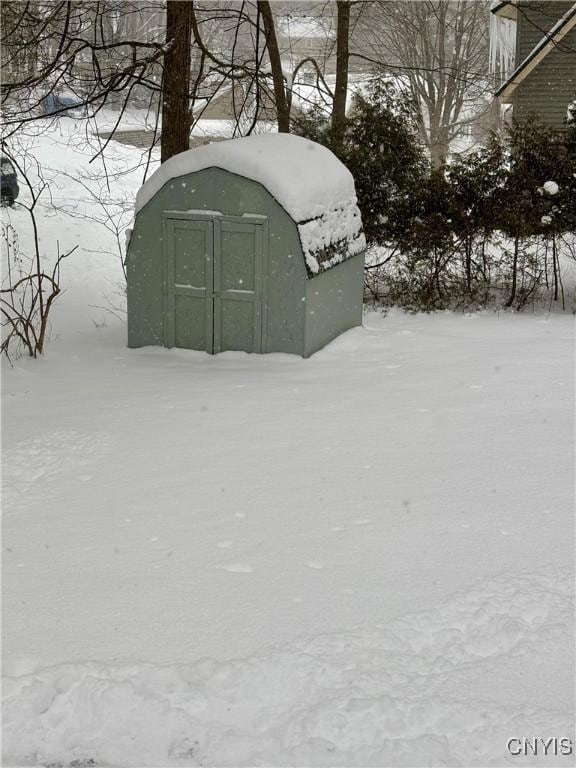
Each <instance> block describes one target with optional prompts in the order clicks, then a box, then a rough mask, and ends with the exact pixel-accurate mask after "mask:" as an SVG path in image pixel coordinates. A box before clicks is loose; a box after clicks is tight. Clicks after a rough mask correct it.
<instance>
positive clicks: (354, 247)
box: [136, 133, 366, 274]
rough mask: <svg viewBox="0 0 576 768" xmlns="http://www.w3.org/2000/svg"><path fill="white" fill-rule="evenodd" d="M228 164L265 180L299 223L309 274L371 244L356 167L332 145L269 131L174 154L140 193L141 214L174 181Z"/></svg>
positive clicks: (230, 168)
mask: <svg viewBox="0 0 576 768" xmlns="http://www.w3.org/2000/svg"><path fill="white" fill-rule="evenodd" d="M206 168H222V169H223V170H225V171H228V172H230V173H235V174H238V175H239V176H244V177H246V178H248V179H252V180H254V181H257V182H259V183H260V184H262V185H263V186H264V187H265V188H266V189H267V190H268V191H269V192H270V194H271V195H272V196H273V197H274V198H275V199H276V200H277V201H278V203H279V204H280V205H281V206H282V207H283V208H284V210H285V211H286V212H287V213H288V214H289V215H290V216H291V217H292V218H293V219H294V221H295V222H296V223H297V224H298V231H299V234H300V240H301V243H302V249H303V251H304V257H305V259H306V264H307V266H308V269H309V272H310V273H312V274H315V273H317V272H320V271H323V270H325V269H329V268H330V267H332V266H335V264H337V263H339V262H341V261H344V260H345V259H347V258H350V257H351V256H354V255H355V254H357V253H360V252H362V251H363V250H364V249H365V247H366V241H365V238H364V234H363V231H362V220H361V217H360V212H359V210H358V206H357V200H356V192H355V189H354V179H353V177H352V174H351V173H350V171H349V170H348V169H347V168H346V166H344V165H343V164H342V163H341V162H340V160H338V158H337V157H336V156H335V155H334V154H333V153H332V152H331V151H330V150H329V149H327V148H326V147H323V146H322V145H320V144H316V143H315V142H313V141H309V140H308V139H305V138H302V137H301V136H293V135H292V134H286V133H283V134H277V133H269V134H263V135H260V136H247V137H244V138H241V139H229V140H228V141H220V142H216V143H214V144H208V145H205V146H202V147H197V148H196V149H191V150H189V151H187V152H181V153H180V154H178V155H174V157H171V158H170V159H169V160H167V161H166V162H165V163H163V164H162V165H161V166H160V168H158V169H157V170H156V171H155V173H153V174H152V176H151V177H150V178H149V179H148V181H147V182H146V183H145V184H144V185H143V186H142V187H141V189H140V190H139V192H138V195H137V197H136V213H138V211H140V210H141V209H142V208H143V207H144V206H145V205H146V203H148V202H149V201H150V200H151V199H152V197H154V195H155V194H156V193H157V192H159V191H160V189H161V188H162V187H163V186H164V185H165V184H166V183H167V182H169V181H170V180H172V179H174V178H178V177H180V176H184V175H186V174H189V173H195V172H196V171H201V170H204V169H206Z"/></svg>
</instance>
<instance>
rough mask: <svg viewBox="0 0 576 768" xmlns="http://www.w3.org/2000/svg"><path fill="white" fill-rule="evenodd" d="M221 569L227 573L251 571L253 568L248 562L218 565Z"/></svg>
mask: <svg viewBox="0 0 576 768" xmlns="http://www.w3.org/2000/svg"><path fill="white" fill-rule="evenodd" d="M216 567H217V568H220V569H221V570H222V571H228V573H252V572H253V571H254V568H253V567H252V566H251V565H250V564H249V563H228V565H218V566H216Z"/></svg>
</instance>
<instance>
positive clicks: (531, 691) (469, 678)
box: [4, 570, 574, 768]
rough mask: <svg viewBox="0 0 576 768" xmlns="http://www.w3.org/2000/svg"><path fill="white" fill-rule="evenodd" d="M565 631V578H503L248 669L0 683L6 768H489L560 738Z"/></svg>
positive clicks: (191, 667) (567, 730) (565, 705)
mask: <svg viewBox="0 0 576 768" xmlns="http://www.w3.org/2000/svg"><path fill="white" fill-rule="evenodd" d="M572 626H573V612H572V577H571V575H570V574H569V573H562V572H560V571H555V570H548V571H546V570H545V571H541V572H536V573H532V572H521V573H516V574H511V573H504V574H501V575H498V576H495V577H492V578H490V579H488V580H484V581H480V582H477V583H476V584H475V585H473V586H472V588H471V589H468V590H462V591H460V592H457V593H456V594H454V595H453V596H452V597H451V598H450V599H448V600H447V601H446V602H444V603H442V604H440V605H439V606H437V607H436V608H435V609H433V610H429V611H424V612H418V613H413V614H409V615H407V616H406V617H404V618H402V619H399V620H396V621H394V622H391V623H390V624H389V625H388V626H379V625H376V626H375V627H370V628H366V627H364V628H358V629H356V630H354V631H352V632H349V633H347V634H331V635H320V636H317V637H315V638H314V637H313V638H307V639H302V640H300V641H296V642H293V643H290V644H287V645H283V646H281V647H276V648H272V649H269V650H268V651H265V652H263V653H262V654H260V655H257V656H253V657H251V658H245V659H237V660H233V661H229V662H225V663H222V662H217V661H212V660H207V659H206V660H202V661H199V662H197V663H195V664H172V665H164V666H159V665H152V664H136V663H134V664H124V665H117V666H104V665H100V664H96V663H85V664H63V665H59V666H56V667H50V668H47V669H44V670H41V671H39V672H37V673H35V674H31V675H26V676H23V677H18V678H8V679H7V681H6V683H5V686H4V751H5V758H6V760H7V762H5V763H4V764H9V763H11V764H13V763H16V762H18V763H20V764H22V763H29V762H33V763H42V764H47V763H51V764H55V763H60V764H73V763H72V761H73V760H76V761H79V763H80V764H82V762H83V763H84V764H85V765H114V766H133V765H139V766H159V765H162V766H173V765H190V766H200V765H218V766H248V765H250V766H251V765H276V766H283V765H292V766H301V765H314V766H322V765H324V766H328V765H330V766H344V765H346V766H380V767H381V768H383V767H384V766H414V765H420V766H430V765H451V766H460V765H462V766H473V765H482V766H487V765H498V766H500V765H502V764H504V763H505V762H506V758H507V757H509V755H508V754H507V752H506V742H507V740H508V739H509V738H512V737H518V736H520V737H522V736H524V735H526V734H529V735H535V734H542V735H544V736H548V735H549V734H554V735H555V736H557V737H558V739H560V738H565V737H570V736H571V733H572V731H571V725H572V723H573V717H574V715H573V712H572V711H571V707H570V703H569V702H567V701H566V700H565V699H566V697H564V698H562V696H560V697H557V698H555V696H556V692H557V693H561V691H562V689H563V688H565V689H567V686H565V685H564V686H563V685H562V684H561V681H562V680H566V679H573V674H574V671H573V669H572V668H571V666H572V661H571V659H572V656H573V655H572V653H571V650H570V649H571V647H572V642H573V630H572ZM495 691H496V692H497V695H498V698H497V699H496V700H495V699H493V698H492V697H493V696H494V692H495ZM91 761H93V762H91ZM524 764H526V763H524ZM538 764H540V763H538Z"/></svg>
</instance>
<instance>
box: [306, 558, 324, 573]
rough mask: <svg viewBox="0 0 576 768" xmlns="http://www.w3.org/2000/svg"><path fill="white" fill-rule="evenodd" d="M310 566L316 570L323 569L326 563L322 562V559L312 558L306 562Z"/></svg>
mask: <svg viewBox="0 0 576 768" xmlns="http://www.w3.org/2000/svg"><path fill="white" fill-rule="evenodd" d="M306 565H307V566H308V568H313V569H314V570H315V571H321V570H322V568H324V563H322V562H321V561H320V560H310V561H309V562H307V563H306Z"/></svg>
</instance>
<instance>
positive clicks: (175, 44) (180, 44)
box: [160, 0, 193, 163]
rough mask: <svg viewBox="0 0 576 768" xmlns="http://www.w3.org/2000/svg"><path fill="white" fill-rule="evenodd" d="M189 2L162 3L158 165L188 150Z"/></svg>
mask: <svg viewBox="0 0 576 768" xmlns="http://www.w3.org/2000/svg"><path fill="white" fill-rule="evenodd" d="M192 11H193V6H192V3H191V2H187V1H186V0H168V2H167V4H166V46H167V48H166V53H165V54H164V77H163V90H162V142H161V152H160V155H161V162H162V163H165V162H166V160H168V158H170V157H172V156H173V155H177V154H178V153H179V152H185V151H186V150H187V149H189V147H190V126H191V124H192V114H191V111H190V104H189V93H190V54H191V47H190V40H191V35H192Z"/></svg>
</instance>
